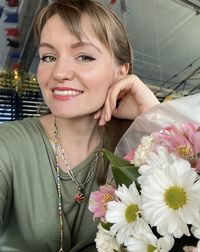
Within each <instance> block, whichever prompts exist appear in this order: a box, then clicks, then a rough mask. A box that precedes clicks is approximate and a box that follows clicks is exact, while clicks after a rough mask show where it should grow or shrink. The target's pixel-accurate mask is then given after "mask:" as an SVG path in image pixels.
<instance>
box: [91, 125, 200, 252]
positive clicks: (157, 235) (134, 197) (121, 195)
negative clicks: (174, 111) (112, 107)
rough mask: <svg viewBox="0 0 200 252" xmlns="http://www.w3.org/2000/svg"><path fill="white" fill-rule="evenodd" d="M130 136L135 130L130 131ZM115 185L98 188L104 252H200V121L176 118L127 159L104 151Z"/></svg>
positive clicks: (99, 242)
mask: <svg viewBox="0 0 200 252" xmlns="http://www.w3.org/2000/svg"><path fill="white" fill-rule="evenodd" d="M129 137H130V134H129ZM104 152H105V154H106V156H107V157H108V159H109V160H110V163H111V165H112V174H113V178H114V181H113V182H114V183H112V184H111V183H107V184H106V185H103V186H101V187H100V188H99V190H98V191H96V192H92V193H91V196H90V204H89V210H90V211H91V212H92V213H93V215H94V218H100V223H99V226H98V229H99V230H98V232H97V235H96V239H95V241H96V247H97V250H98V251H99V252H111V251H114V252H120V251H130V252H153V251H155V252H159V251H160V252H167V251H176V252H179V251H187V252H190V251H198V252H199V251H200V242H199V240H200V193H199V192H200V179H199V178H200V176H199V173H200V124H198V123H194V122H190V121H189V122H176V123H173V124H170V125H168V126H165V127H163V128H162V129H160V130H157V131H154V132H153V133H151V134H149V135H147V136H144V137H142V138H141V141H140V142H139V144H138V146H136V147H134V148H132V149H131V150H130V151H129V152H128V153H126V155H125V156H124V157H123V158H122V157H119V156H118V155H116V154H113V153H111V152H109V151H108V150H104Z"/></svg>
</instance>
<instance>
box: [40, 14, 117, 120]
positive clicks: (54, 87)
mask: <svg viewBox="0 0 200 252" xmlns="http://www.w3.org/2000/svg"><path fill="white" fill-rule="evenodd" d="M81 24H82V30H83V33H84V34H85V35H86V36H84V37H83V38H82V42H80V41H79V40H78V39H77V38H76V37H75V36H73V35H72V34H71V33H70V32H69V31H68V29H67V28H66V25H65V24H64V23H63V21H62V19H61V18H60V17H59V16H58V15H54V16H52V17H51V18H50V19H49V20H48V21H47V23H46V24H45V26H44V28H43V30H42V34H41V40H40V46H39V55H40V63H39V66H38V72H37V79H38V82H39V85H40V88H41V91H42V94H43V97H44V100H45V102H46V104H47V106H48V107H49V109H50V110H51V112H52V113H53V114H54V115H55V116H57V117H60V118H75V117H80V116H86V115H89V114H91V113H93V112H95V111H97V110H98V109H99V108H101V107H102V106H103V104H104V101H105V98H106V94H107V91H108V88H109V87H110V86H111V85H112V84H113V83H114V82H115V81H116V80H117V78H118V73H119V69H120V66H118V65H117V64H116V63H115V60H114V59H113V57H112V56H111V55H110V53H109V52H108V50H107V49H106V48H105V46H104V45H103V44H102V43H101V42H100V41H99V40H98V39H97V37H96V35H95V33H94V31H93V30H92V28H91V25H90V21H89V18H87V17H83V18H82V22H81Z"/></svg>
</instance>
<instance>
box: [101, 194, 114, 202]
mask: <svg viewBox="0 0 200 252" xmlns="http://www.w3.org/2000/svg"><path fill="white" fill-rule="evenodd" d="M111 200H113V196H112V195H111V194H109V193H107V194H105V195H104V197H103V201H104V202H108V201H111Z"/></svg>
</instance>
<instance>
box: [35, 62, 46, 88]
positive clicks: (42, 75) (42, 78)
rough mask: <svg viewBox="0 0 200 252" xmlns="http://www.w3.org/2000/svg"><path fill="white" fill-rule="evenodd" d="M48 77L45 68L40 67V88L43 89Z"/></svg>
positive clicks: (38, 78)
mask: <svg viewBox="0 0 200 252" xmlns="http://www.w3.org/2000/svg"><path fill="white" fill-rule="evenodd" d="M47 76H48V73H47V71H46V70H45V69H44V68H42V67H40V66H39V67H38V70H37V81H38V84H39V86H40V88H42V87H43V86H44V85H45V83H46V80H47Z"/></svg>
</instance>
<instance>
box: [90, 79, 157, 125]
mask: <svg viewBox="0 0 200 252" xmlns="http://www.w3.org/2000/svg"><path fill="white" fill-rule="evenodd" d="M158 103H159V101H158V99H157V98H156V97H155V95H154V94H153V92H152V91H151V90H150V89H149V88H148V87H147V86H146V85H145V84H144V83H143V82H142V81H141V80H140V79H139V78H138V77H137V76H136V75H133V74H132V75H127V76H125V77H124V78H123V79H121V80H120V81H118V82H117V83H115V84H113V85H112V86H111V87H110V89H109V90H108V94H107V97H106V100H105V104H104V107H103V108H102V109H101V110H99V111H97V112H96V114H95V116H94V118H95V119H99V125H101V126H103V125H105V124H106V122H108V121H109V120H110V119H111V117H112V116H114V117H117V118H121V119H130V120H133V119H134V118H136V117H137V116H138V115H139V114H140V113H142V112H144V111H146V110H148V109H149V108H151V107H153V106H154V105H156V104H158Z"/></svg>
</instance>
